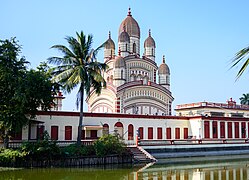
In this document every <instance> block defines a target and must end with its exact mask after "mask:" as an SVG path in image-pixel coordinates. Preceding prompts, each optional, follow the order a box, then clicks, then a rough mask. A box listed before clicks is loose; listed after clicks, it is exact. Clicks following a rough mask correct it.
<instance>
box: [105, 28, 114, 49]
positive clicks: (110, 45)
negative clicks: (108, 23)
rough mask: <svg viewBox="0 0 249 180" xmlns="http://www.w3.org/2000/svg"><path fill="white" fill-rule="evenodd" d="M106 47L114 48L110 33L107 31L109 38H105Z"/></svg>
mask: <svg viewBox="0 0 249 180" xmlns="http://www.w3.org/2000/svg"><path fill="white" fill-rule="evenodd" d="M104 47H105V48H106V49H115V43H114V41H113V40H112V38H111V33H110V32H109V38H108V39H107V41H106V43H105V46H104Z"/></svg>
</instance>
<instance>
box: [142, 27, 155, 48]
mask: <svg viewBox="0 0 249 180" xmlns="http://www.w3.org/2000/svg"><path fill="white" fill-rule="evenodd" d="M144 47H156V43H155V41H154V39H153V38H152V37H151V32H150V30H149V37H147V39H146V40H145V41H144Z"/></svg>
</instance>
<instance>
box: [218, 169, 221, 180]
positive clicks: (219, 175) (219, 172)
mask: <svg viewBox="0 0 249 180" xmlns="http://www.w3.org/2000/svg"><path fill="white" fill-rule="evenodd" d="M221 176H222V174H221V170H219V171H218V180H221V179H222V178H221Z"/></svg>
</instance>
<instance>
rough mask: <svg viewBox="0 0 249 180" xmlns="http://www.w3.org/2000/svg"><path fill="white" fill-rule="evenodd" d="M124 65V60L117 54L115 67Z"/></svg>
mask: <svg viewBox="0 0 249 180" xmlns="http://www.w3.org/2000/svg"><path fill="white" fill-rule="evenodd" d="M124 67H125V60H124V58H122V57H121V56H118V57H117V58H116V59H115V68H124Z"/></svg>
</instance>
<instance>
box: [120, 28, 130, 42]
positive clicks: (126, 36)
mask: <svg viewBox="0 0 249 180" xmlns="http://www.w3.org/2000/svg"><path fill="white" fill-rule="evenodd" d="M118 41H119V42H130V36H129V34H128V33H127V32H126V31H125V30H124V31H123V32H122V33H121V34H120V35H119V37H118Z"/></svg>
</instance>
